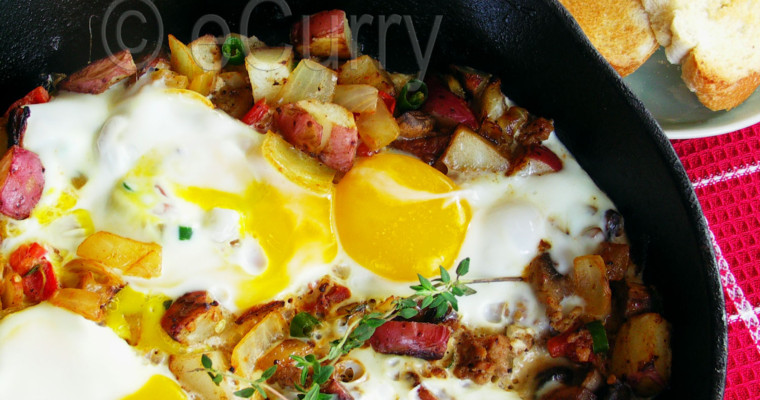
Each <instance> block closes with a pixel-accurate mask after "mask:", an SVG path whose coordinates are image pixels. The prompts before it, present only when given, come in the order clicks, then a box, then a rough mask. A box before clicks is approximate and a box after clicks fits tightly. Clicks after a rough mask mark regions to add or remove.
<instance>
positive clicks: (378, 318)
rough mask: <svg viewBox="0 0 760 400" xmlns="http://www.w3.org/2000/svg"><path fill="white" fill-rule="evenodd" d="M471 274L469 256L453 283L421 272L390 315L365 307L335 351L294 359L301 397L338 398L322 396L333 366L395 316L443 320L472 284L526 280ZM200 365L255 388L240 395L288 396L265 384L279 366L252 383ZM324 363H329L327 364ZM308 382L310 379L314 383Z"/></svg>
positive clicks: (298, 330)
mask: <svg viewBox="0 0 760 400" xmlns="http://www.w3.org/2000/svg"><path fill="white" fill-rule="evenodd" d="M469 270H470V259H469V258H465V259H463V260H462V261H461V262H460V263H459V265H457V268H456V271H455V274H456V276H455V277H454V278H453V279H452V277H451V274H449V272H448V271H446V269H445V268H443V267H440V277H438V278H435V279H432V280H431V279H428V278H425V277H424V276H422V275H419V274H418V275H417V276H418V280H419V282H420V283H419V285H414V286H410V288H411V289H412V290H414V294H412V295H411V296H408V297H404V298H402V299H398V300H395V301H394V303H393V307H392V308H391V309H390V310H389V311H387V312H385V313H382V312H377V311H372V312H368V313H367V312H366V310H367V308H366V306H362V307H361V308H360V310H361V311H362V312H363V314H361V317H360V318H359V317H358V316H359V313H358V312H357V313H355V314H354V315H353V316H349V321H348V326H347V327H346V332H345V333H344V335H343V336H342V337H341V338H340V339H338V340H334V341H332V342H331V343H330V351H329V352H328V353H327V355H325V356H324V357H322V358H319V359H318V358H317V357H316V356H315V355H314V354H308V355H306V356H304V357H301V356H297V355H291V356H290V358H291V359H293V360H294V361H295V362H296V366H297V367H299V368H301V379H300V384H297V385H295V386H296V390H298V391H299V392H300V393H299V394H298V398H299V399H303V400H330V399H333V398H335V395H332V394H327V393H322V392H321V387H322V385H324V384H326V383H327V382H328V381H329V380H330V377H331V376H332V374H333V372H334V371H335V367H334V366H333V364H334V363H335V362H336V361H337V360H338V359H339V358H340V357H341V356H343V355H345V354H348V353H349V352H351V350H353V349H356V348H358V347H361V346H362V345H364V343H365V342H366V341H367V340H369V339H370V338H371V337H372V335H373V334H374V333H375V330H376V329H377V328H379V327H380V326H382V325H383V324H385V323H386V322H388V321H391V320H393V319H394V318H396V317H401V318H404V319H410V318H413V317H415V316H417V315H418V314H419V313H420V312H421V311H423V310H426V309H427V310H435V318H436V319H440V318H442V317H443V316H444V315H446V312H447V311H448V309H449V307H451V308H452V309H454V311H458V310H459V302H458V300H457V297H462V296H470V295H473V294H475V293H477V292H476V291H475V289H472V288H471V287H469V286H468V285H471V284H482V283H491V282H519V281H522V280H523V278H521V277H502V278H484V279H473V280H463V279H461V278H462V277H463V276H465V275H467V273H468V272H469ZM319 325H320V322H319V320H318V319H317V318H316V317H314V316H312V315H310V314H308V313H306V312H301V313H298V314H297V315H296V317H295V318H294V320H293V321H291V331H290V333H291V336H293V337H307V336H309V334H310V333H311V331H312V330H313V329H314V328H315V327H317V326H319ZM201 361H202V363H203V367H204V368H205V369H206V371H207V372H208V374H209V376H210V377H211V379H212V380H213V381H214V383H216V384H217V385H218V384H219V383H220V382H221V381H222V379H223V376H230V377H233V378H234V379H238V380H243V381H245V382H247V383H248V384H250V387H248V388H245V389H242V390H239V391H237V392H235V395H236V396H239V397H251V396H252V395H253V394H254V393H255V392H259V393H260V394H261V395H262V396H263V397H264V398H265V399H266V398H267V396H266V391H265V390H264V389H266V390H267V391H269V392H270V393H272V394H274V395H276V396H277V397H279V398H281V399H286V397H285V396H284V395H282V394H281V393H280V392H278V391H277V390H275V389H273V388H272V387H271V386H269V385H268V384H267V383H266V380H267V379H269V378H271V377H272V375H274V373H275V371H276V366H272V367H271V368H269V369H267V370H266V371H264V373H263V374H262V375H261V377H260V378H259V379H256V380H248V379H245V378H242V377H240V376H237V375H235V374H233V373H230V372H226V371H217V370H215V369H213V366H212V364H211V360H210V359H209V358H208V357H207V356H206V355H205V354H204V355H203V358H202V359H201ZM324 363H327V364H326V365H323V364H324ZM309 381H311V384H310V385H309ZM307 386H308V387H307Z"/></svg>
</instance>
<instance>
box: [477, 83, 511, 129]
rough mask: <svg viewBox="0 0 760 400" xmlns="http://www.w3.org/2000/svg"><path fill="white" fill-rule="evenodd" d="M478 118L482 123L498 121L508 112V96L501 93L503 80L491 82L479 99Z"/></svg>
mask: <svg viewBox="0 0 760 400" xmlns="http://www.w3.org/2000/svg"><path fill="white" fill-rule="evenodd" d="M477 103H478V112H479V114H478V117H479V118H480V120H481V121H483V120H486V119H487V120H491V121H496V120H498V119H499V118H500V117H501V116H502V115H504V114H505V113H506V112H507V109H508V106H507V96H505V95H504V93H502V92H501V80H499V79H495V80H494V81H492V82H490V83H489V84H488V85H486V87H485V88H484V89H483V90H482V92H481V93H480V96H479V97H478V102H477Z"/></svg>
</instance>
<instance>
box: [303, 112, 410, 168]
mask: <svg viewBox="0 0 760 400" xmlns="http://www.w3.org/2000/svg"><path fill="white" fill-rule="evenodd" d="M296 105H297V106H298V107H300V108H301V109H303V110H305V111H306V112H308V113H309V115H311V116H312V117H313V118H314V119H315V120H316V122H317V124H319V125H321V126H322V129H323V132H322V148H321V149H319V151H318V152H317V153H318V157H319V160H320V161H322V162H323V163H324V164H325V165H327V166H328V167H331V168H334V169H337V170H339V171H342V172H346V171H348V170H349V169H350V168H351V166H353V163H354V158H355V157H356V148H357V147H358V146H359V134H358V131H357V127H356V121H354V115H353V114H352V113H351V112H350V111H348V110H346V109H345V108H343V107H341V106H339V105H337V104H332V103H322V102H319V101H314V100H302V101H299V102H298V103H296ZM394 122H395V121H394Z"/></svg>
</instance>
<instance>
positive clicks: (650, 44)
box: [559, 0, 658, 76]
mask: <svg viewBox="0 0 760 400" xmlns="http://www.w3.org/2000/svg"><path fill="white" fill-rule="evenodd" d="M559 2H560V3H562V5H563V6H564V7H565V8H566V9H567V10H568V11H569V12H570V14H571V15H572V16H573V18H575V20H576V21H577V22H578V25H580V27H581V29H582V30H583V32H584V33H585V34H586V36H587V37H588V39H589V41H590V42H591V44H593V45H594V47H596V49H597V50H598V51H599V53H600V54H601V55H602V56H603V57H604V58H605V59H606V60H607V61H608V62H609V63H610V65H612V67H613V68H615V70H616V71H617V72H618V73H619V74H620V75H621V76H626V75H629V74H631V73H632V72H633V71H635V70H636V69H637V68H638V67H640V66H641V65H642V64H644V63H645V62H646V60H647V59H649V57H650V56H651V55H652V54H653V53H654V52H655V50H657V47H658V44H657V40H656V39H655V36H654V32H653V31H652V28H651V27H650V25H649V18H648V17H647V14H646V11H645V10H644V7H643V6H642V4H641V1H640V0H595V1H589V0H559Z"/></svg>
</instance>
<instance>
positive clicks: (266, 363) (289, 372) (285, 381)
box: [256, 339, 313, 386]
mask: <svg viewBox="0 0 760 400" xmlns="http://www.w3.org/2000/svg"><path fill="white" fill-rule="evenodd" d="M312 352H313V350H312V346H311V345H309V344H308V343H306V342H303V341H300V340H298V339H286V340H283V341H282V342H280V344H278V345H277V346H274V348H272V349H271V350H269V351H268V352H267V353H266V354H264V355H263V356H262V357H261V358H259V359H258V361H256V369H257V370H259V371H265V370H266V369H268V368H271V367H272V366H273V365H276V366H277V370H276V371H275V373H274V375H273V376H272V381H274V382H277V383H278V384H280V385H282V386H293V385H295V384H298V383H300V375H301V369H300V368H298V367H296V363H295V361H294V360H293V359H292V358H290V356H291V355H296V356H301V357H305V356H306V355H307V354H309V353H312Z"/></svg>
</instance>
